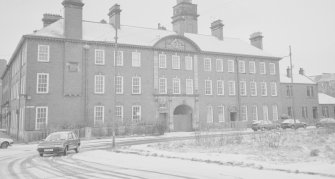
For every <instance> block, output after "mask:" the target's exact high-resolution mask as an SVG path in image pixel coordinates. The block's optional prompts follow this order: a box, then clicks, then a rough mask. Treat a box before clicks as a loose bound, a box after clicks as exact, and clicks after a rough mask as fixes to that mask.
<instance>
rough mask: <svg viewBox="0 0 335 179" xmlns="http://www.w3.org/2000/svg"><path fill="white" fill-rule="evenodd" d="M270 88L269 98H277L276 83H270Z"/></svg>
mask: <svg viewBox="0 0 335 179" xmlns="http://www.w3.org/2000/svg"><path fill="white" fill-rule="evenodd" d="M270 88H271V96H277V95H278V90H277V83H276V82H271V83H270Z"/></svg>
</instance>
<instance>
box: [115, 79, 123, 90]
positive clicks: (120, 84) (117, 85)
mask: <svg viewBox="0 0 335 179" xmlns="http://www.w3.org/2000/svg"><path fill="white" fill-rule="evenodd" d="M115 93H116V94H123V76H120V75H118V76H116V77H115Z"/></svg>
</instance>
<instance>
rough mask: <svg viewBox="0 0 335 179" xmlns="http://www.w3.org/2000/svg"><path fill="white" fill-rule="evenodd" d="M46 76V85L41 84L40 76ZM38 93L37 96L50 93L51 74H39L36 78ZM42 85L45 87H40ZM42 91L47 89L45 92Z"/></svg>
mask: <svg viewBox="0 0 335 179" xmlns="http://www.w3.org/2000/svg"><path fill="white" fill-rule="evenodd" d="M44 75H45V76H46V83H45V84H44V83H41V81H40V76H44ZM36 77H37V78H36V80H37V82H36V93H37V94H47V93H49V73H37V76H36ZM40 85H45V86H43V87H39V86H40ZM41 89H45V91H44V90H43V91H41Z"/></svg>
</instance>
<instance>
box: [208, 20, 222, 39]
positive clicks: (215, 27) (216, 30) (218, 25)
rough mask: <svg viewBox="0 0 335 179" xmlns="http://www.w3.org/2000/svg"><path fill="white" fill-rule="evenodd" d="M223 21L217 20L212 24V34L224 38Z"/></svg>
mask: <svg viewBox="0 0 335 179" xmlns="http://www.w3.org/2000/svg"><path fill="white" fill-rule="evenodd" d="M223 26H224V25H223V23H222V20H220V19H219V20H216V21H214V22H212V24H211V30H212V36H214V37H217V38H218V39H220V40H223Z"/></svg>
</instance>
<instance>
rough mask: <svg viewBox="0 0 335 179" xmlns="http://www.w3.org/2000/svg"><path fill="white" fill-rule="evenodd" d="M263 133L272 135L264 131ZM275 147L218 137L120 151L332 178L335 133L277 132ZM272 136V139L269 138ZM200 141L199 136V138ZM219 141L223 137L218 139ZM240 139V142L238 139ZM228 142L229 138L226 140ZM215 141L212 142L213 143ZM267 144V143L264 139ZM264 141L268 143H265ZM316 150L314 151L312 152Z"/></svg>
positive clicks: (334, 166)
mask: <svg viewBox="0 0 335 179" xmlns="http://www.w3.org/2000/svg"><path fill="white" fill-rule="evenodd" d="M264 135H272V134H271V133H269V134H264ZM280 135H281V136H279V137H278V138H279V139H278V144H277V145H278V146H276V145H275V147H268V146H264V141H266V140H265V139H262V140H264V141H262V143H261V144H262V145H261V146H260V144H259V143H256V144H255V143H254V142H251V141H252V140H254V139H251V138H253V137H255V136H253V135H251V136H249V138H248V142H245V141H243V139H239V140H238V141H231V139H229V138H225V139H224V140H225V141H223V142H222V141H221V142H222V143H223V144H221V146H220V145H219V146H218V145H217V142H220V140H214V142H213V141H211V139H206V138H204V139H203V140H205V142H204V141H202V142H201V141H200V142H199V141H196V140H189V141H173V142H165V143H159V144H145V145H136V146H131V147H125V148H122V149H120V150H119V151H120V152H123V153H134V154H139V155H143V156H156V157H163V158H177V159H183V160H191V161H198V162H205V163H215V164H218V165H225V166H239V167H249V168H256V169H262V170H270V171H283V172H292V173H305V174H310V175H315V176H328V177H334V178H335V146H334V143H335V134H334V133H332V134H327V133H322V131H321V133H320V132H318V131H316V132H315V131H310V132H303V133H300V132H297V133H295V135H294V137H292V135H291V134H286V135H287V136H286V135H284V134H280ZM271 139H273V138H271ZM198 140H201V139H198ZM221 140H222V139H221ZM241 140H242V141H241ZM227 141H230V142H228V143H227ZM213 143H214V144H213ZM265 143H266V142H265ZM266 144H267V143H266ZM313 152H315V153H313Z"/></svg>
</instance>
